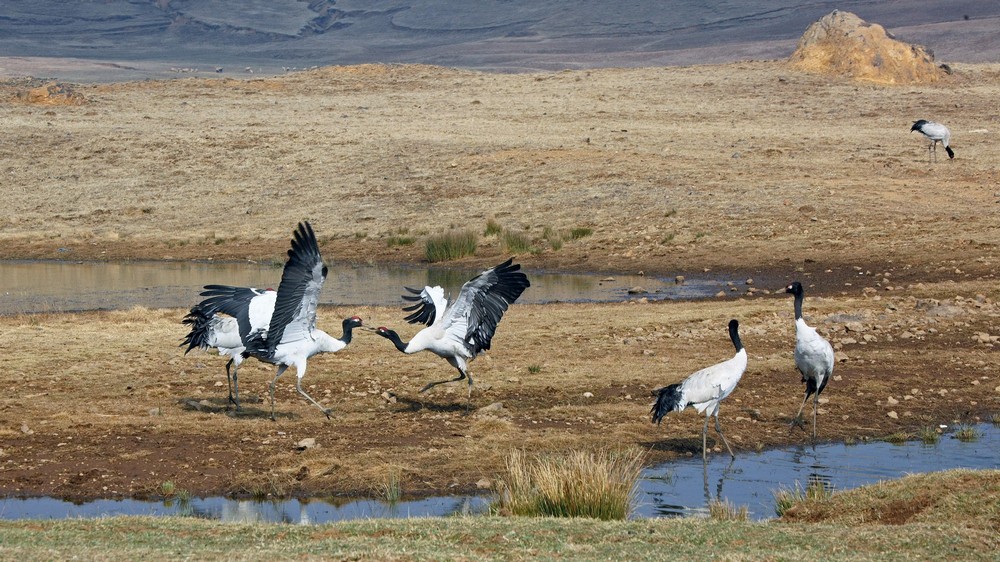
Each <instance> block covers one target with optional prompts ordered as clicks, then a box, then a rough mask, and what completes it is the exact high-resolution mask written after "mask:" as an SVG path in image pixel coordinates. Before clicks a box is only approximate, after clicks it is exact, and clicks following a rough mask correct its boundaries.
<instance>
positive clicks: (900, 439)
mask: <svg viewBox="0 0 1000 562" xmlns="http://www.w3.org/2000/svg"><path fill="white" fill-rule="evenodd" d="M910 437H911V435H910V434H909V433H907V432H905V431H897V432H896V433H890V434H889V435H886V436H885V441H886V442H888V443H892V444H893V445H902V444H903V443H906V442H907V441H908V440H909V439H910Z"/></svg>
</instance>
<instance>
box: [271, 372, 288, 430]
mask: <svg viewBox="0 0 1000 562" xmlns="http://www.w3.org/2000/svg"><path fill="white" fill-rule="evenodd" d="M287 368H288V365H278V372H277V373H275V375H274V379H273V380H271V421H276V420H275V418H274V384H275V383H276V382H278V377H280V376H281V374H282V373H284V372H285V369H287Z"/></svg>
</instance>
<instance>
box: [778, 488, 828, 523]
mask: <svg viewBox="0 0 1000 562" xmlns="http://www.w3.org/2000/svg"><path fill="white" fill-rule="evenodd" d="M773 494H774V512H775V513H776V514H777V515H778V517H782V516H784V515H785V513H787V512H788V510H789V509H791V508H792V507H795V506H797V505H800V504H803V503H809V502H819V501H826V500H828V499H830V497H831V496H832V495H833V490H831V489H830V488H827V487H826V485H825V484H823V482H820V481H819V480H813V481H811V482H809V484H808V485H807V486H806V488H805V490H803V489H802V486H800V485H799V483H798V482H796V483H795V489H794V490H789V489H788V488H778V489H777V490H775V491H774V492H773Z"/></svg>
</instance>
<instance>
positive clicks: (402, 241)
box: [385, 234, 417, 248]
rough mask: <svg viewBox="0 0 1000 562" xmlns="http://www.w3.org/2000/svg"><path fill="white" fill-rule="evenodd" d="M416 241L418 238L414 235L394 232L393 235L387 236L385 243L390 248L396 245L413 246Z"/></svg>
mask: <svg viewBox="0 0 1000 562" xmlns="http://www.w3.org/2000/svg"><path fill="white" fill-rule="evenodd" d="M416 241H417V239H416V238H414V237H413V236H406V235H403V234H393V235H392V236H390V237H388V238H386V240H385V244H386V246H389V247H390V248H394V247H396V246H412V245H413V243H414V242H416Z"/></svg>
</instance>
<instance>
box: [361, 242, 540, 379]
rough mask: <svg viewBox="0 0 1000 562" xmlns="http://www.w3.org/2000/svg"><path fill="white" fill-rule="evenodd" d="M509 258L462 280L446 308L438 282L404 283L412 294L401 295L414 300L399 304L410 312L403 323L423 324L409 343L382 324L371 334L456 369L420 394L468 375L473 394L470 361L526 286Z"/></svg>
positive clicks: (525, 279)
mask: <svg viewBox="0 0 1000 562" xmlns="http://www.w3.org/2000/svg"><path fill="white" fill-rule="evenodd" d="M512 262H513V258H511V259H508V260H507V261H505V262H503V263H501V264H500V265H497V266H496V267H493V268H490V269H487V270H486V271H484V272H482V273H480V274H479V275H477V276H476V277H474V278H472V279H470V280H469V281H467V282H466V283H465V284H464V285H462V290H461V291H460V292H459V293H458V298H457V299H455V301H454V302H453V303H451V306H448V300H447V299H446V298H445V297H444V289H442V288H441V287H439V286H434V287H430V286H428V287H424V288H423V290H421V291H418V290H416V289H411V288H409V287H405V289H406V290H407V291H409V292H410V293H412V294H411V295H403V299H405V300H407V301H410V302H413V303H416V304H413V305H411V306H407V307H404V308H403V310H404V311H406V312H411V314H410V315H409V316H407V317H406V321H408V322H409V323H411V324H426V326H427V327H426V328H424V329H422V330H420V331H419V332H417V333H416V335H414V336H413V338H412V339H411V340H410V341H409V342H404V341H403V340H401V339H400V338H399V334H397V333H396V332H395V331H394V330H390V329H389V328H386V327H384V326H383V327H379V328H378V329H377V330H376V333H377V334H378V335H380V336H382V337H384V338H386V339H388V340H389V341H391V342H392V343H393V344H394V345H395V346H396V349H398V350H399V351H401V352H403V353H408V354H409V353H417V352H418V351H430V352H431V353H433V354H435V355H437V356H438V357H442V358H444V359H445V360H447V361H448V363H449V364H450V365H451V366H452V367H454V368H456V369H458V376H457V377H455V378H453V379H446V380H442V381H437V382H432V383H429V384H427V385H426V386H424V387H423V388H422V389H420V392H426V391H428V390H430V389H431V388H433V387H435V386H437V385H439V384H443V383H446V382H455V381H460V380H462V379H468V381H469V396H470V397H471V396H472V377H471V376H470V375H469V371H468V369H469V363H470V362H471V361H472V360H473V359H475V358H476V356H477V355H479V354H480V353H482V352H483V351H485V350H488V349H489V348H490V341H491V340H492V339H493V334H494V333H495V332H496V329H497V324H498V323H499V322H500V319H501V318H502V317H503V314H504V312H505V311H506V310H507V307H508V306H510V305H511V304H513V303H514V301H516V300H517V298H518V297H519V296H521V293H522V292H524V290H525V289H527V288H528V287H529V286H531V283H530V282H529V281H528V276H527V275H525V274H524V273H522V272H521V271H520V269H521V266H520V265H519V264H515V263H512Z"/></svg>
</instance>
